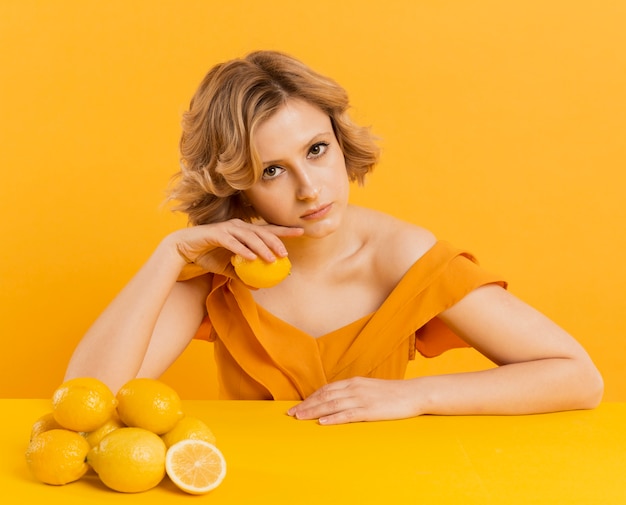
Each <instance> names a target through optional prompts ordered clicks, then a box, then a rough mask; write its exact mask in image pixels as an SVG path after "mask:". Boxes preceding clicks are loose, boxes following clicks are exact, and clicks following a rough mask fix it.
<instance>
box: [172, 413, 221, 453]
mask: <svg viewBox="0 0 626 505" xmlns="http://www.w3.org/2000/svg"><path fill="white" fill-rule="evenodd" d="M161 438H162V439H163V441H164V442H165V445H166V446H167V447H168V448H169V447H171V446H172V445H174V444H175V443H176V442H180V441H181V440H188V439H193V440H204V441H205V442H209V443H210V444H215V435H214V434H213V432H212V431H211V428H209V427H208V426H207V424H206V423H205V422H204V421H202V420H201V419H198V418H197V417H193V416H185V417H183V418H182V419H181V420H180V421H178V423H177V424H176V426H174V427H173V428H172V429H171V430H170V431H168V432H167V433H165V434H163V435H161Z"/></svg>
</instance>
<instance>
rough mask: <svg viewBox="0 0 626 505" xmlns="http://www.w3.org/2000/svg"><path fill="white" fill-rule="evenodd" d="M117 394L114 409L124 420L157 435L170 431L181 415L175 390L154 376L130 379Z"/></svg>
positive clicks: (125, 422) (179, 403)
mask: <svg viewBox="0 0 626 505" xmlns="http://www.w3.org/2000/svg"><path fill="white" fill-rule="evenodd" d="M116 397H117V412H118V415H119V417H120V419H121V421H122V422H123V423H124V424H126V425H127V426H135V427H138V428H144V429H146V430H149V431H152V432H154V433H156V434H157V435H161V434H163V433H166V432H168V431H170V430H171V429H172V428H173V427H174V426H175V425H176V423H177V422H178V421H179V420H180V419H181V418H182V417H183V411H182V402H181V400H180V397H179V396H178V393H177V392H176V391H175V390H174V389H173V388H171V387H170V386H168V385H167V384H165V383H163V382H161V381H159V380H157V379H149V378H137V379H131V380H130V381H128V382H127V383H126V384H124V385H123V386H122V387H121V388H120V390H119V391H118V392H117V396H116Z"/></svg>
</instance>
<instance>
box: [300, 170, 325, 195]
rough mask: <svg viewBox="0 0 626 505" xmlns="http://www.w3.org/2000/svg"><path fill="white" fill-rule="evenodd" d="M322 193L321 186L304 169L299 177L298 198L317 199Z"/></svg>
mask: <svg viewBox="0 0 626 505" xmlns="http://www.w3.org/2000/svg"><path fill="white" fill-rule="evenodd" d="M319 194H320V187H319V186H318V185H317V184H316V183H315V182H314V180H313V179H312V178H311V176H310V174H309V173H308V172H306V171H302V172H300V174H299V177H298V188H297V190H296V198H297V199H298V200H303V201H307V200H315V199H317V197H318V196H319Z"/></svg>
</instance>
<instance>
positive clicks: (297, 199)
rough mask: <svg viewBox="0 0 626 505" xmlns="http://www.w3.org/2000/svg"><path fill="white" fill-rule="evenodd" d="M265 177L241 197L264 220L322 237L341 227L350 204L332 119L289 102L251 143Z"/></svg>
mask: <svg viewBox="0 0 626 505" xmlns="http://www.w3.org/2000/svg"><path fill="white" fill-rule="evenodd" d="M253 143H254V147H255V149H256V151H257V153H258V154H259V157H260V159H261V161H262V163H263V175H262V177H261V179H260V180H259V181H257V182H256V183H255V184H254V185H253V186H252V187H251V188H250V189H248V190H246V191H244V194H245V196H246V198H247V199H248V201H249V202H250V204H251V205H252V207H253V208H254V210H255V211H256V212H257V213H258V215H259V216H261V217H262V218H263V219H264V220H265V221H267V222H268V223H272V224H278V225H283V226H294V227H301V228H304V235H305V236H310V237H323V236H326V235H328V234H329V233H332V232H333V231H335V230H336V229H337V228H338V226H339V225H340V223H341V221H342V218H343V215H344V211H345V209H346V207H347V205H348V194H349V185H350V183H349V179H348V174H347V171H346V164H345V159H344V156H343V152H342V150H341V147H340V146H339V143H338V142H337V138H336V137H335V134H334V132H333V128H332V124H331V121H330V118H329V117H328V116H327V115H326V114H325V113H324V112H323V111H322V110H321V109H318V108H317V107H315V106H313V105H311V104H309V103H308V102H305V101H303V100H298V99H290V100H288V101H287V102H286V103H285V105H284V106H283V107H282V108H281V109H279V110H278V112H276V113H275V114H274V115H273V116H272V117H270V118H269V119H268V120H267V121H265V122H263V123H262V124H261V125H260V126H259V127H258V128H257V131H256V134H255V136H254V138H253Z"/></svg>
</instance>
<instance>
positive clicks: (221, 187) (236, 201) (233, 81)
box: [168, 51, 379, 225]
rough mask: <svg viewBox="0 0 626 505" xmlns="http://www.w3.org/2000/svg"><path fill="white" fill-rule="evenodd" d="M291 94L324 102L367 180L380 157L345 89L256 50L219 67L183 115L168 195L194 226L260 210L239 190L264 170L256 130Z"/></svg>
mask: <svg viewBox="0 0 626 505" xmlns="http://www.w3.org/2000/svg"><path fill="white" fill-rule="evenodd" d="M289 98H298V99H302V100H305V101H306V102H308V103H310V104H312V105H315V106H317V107H319V108H320V109H321V110H322V111H324V112H325V113H326V114H328V116H329V117H330V120H331V123H332V126H333V130H334V133H335V135H336V137H337V140H338V142H339V145H340V147H341V149H342V151H343V154H344V158H345V161H346V169H347V171H348V176H349V179H350V180H351V181H353V182H354V181H356V182H358V183H359V184H362V183H363V181H364V178H365V175H366V174H367V173H369V172H370V171H371V170H372V169H373V167H374V166H375V164H376V163H377V161H378V157H379V148H378V146H377V144H376V142H375V138H374V137H373V135H372V134H371V132H370V130H369V128H366V127H361V126H358V125H355V124H354V123H353V122H352V121H351V119H350V118H349V116H348V114H347V109H348V107H349V101H348V95H347V93H346V91H345V90H344V89H343V88H342V87H341V86H339V85H338V84H337V83H336V82H335V81H333V80H332V79H329V78H327V77H324V76H322V75H320V74H318V73H317V72H314V71H313V70H311V69H310V68H308V67H307V66H306V65H304V64H303V63H301V62H300V61H298V60H296V59H295V58H292V57H291V56H288V55H286V54H283V53H280V52H276V51H256V52H253V53H251V54H249V55H247V56H246V57H244V58H241V59H234V60H231V61H228V62H225V63H221V64H218V65H216V66H215V67H213V68H212V69H211V70H210V71H209V73H208V74H207V75H206V76H205V78H204V79H203V80H202V82H201V83H200V86H199V87H198V89H197V91H196V93H195V94H194V96H193V98H192V99H191V103H190V106H189V110H188V111H187V112H185V113H184V114H183V119H182V136H181V139H180V155H181V170H180V171H179V172H178V173H177V174H176V175H175V176H174V177H173V180H172V184H171V185H170V188H169V195H168V196H169V200H172V201H176V202H177V204H176V205H175V207H174V210H179V211H182V212H184V213H186V214H187V215H188V220H189V223H190V224H192V225H198V224H208V223H215V222H220V221H225V220H228V219H232V218H239V219H243V220H245V221H252V220H253V219H255V218H256V217H258V216H256V214H255V212H254V209H253V208H252V207H250V206H249V205H246V204H245V202H244V200H243V198H242V194H241V192H242V191H243V190H246V189H248V188H250V187H251V186H252V185H253V184H254V183H255V182H256V181H257V180H259V178H260V177H261V175H262V171H263V167H262V164H261V161H260V160H259V157H258V155H257V153H256V151H255V149H254V148H253V137H254V132H255V130H256V128H258V126H259V125H260V124H261V123H262V122H263V121H265V120H267V119H269V118H270V117H271V116H272V115H273V114H274V113H276V112H277V111H278V110H279V109H280V107H281V106H282V105H283V104H284V103H285V101H286V100H287V99H289Z"/></svg>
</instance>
